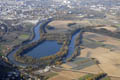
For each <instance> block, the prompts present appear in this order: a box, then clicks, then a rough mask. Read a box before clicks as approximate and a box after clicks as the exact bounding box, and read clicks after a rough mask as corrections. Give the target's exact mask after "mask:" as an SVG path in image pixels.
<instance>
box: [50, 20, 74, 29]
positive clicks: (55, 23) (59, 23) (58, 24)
mask: <svg viewBox="0 0 120 80" xmlns="http://www.w3.org/2000/svg"><path fill="white" fill-rule="evenodd" d="M69 23H73V21H70V20H65V21H61V20H56V21H52V22H51V23H49V24H48V25H50V26H54V27H55V28H65V29H68V28H69V27H68V26H67V25H68V24H69Z"/></svg>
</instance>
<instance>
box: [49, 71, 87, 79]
mask: <svg viewBox="0 0 120 80" xmlns="http://www.w3.org/2000/svg"><path fill="white" fill-rule="evenodd" d="M57 73H58V75H57V76H54V77H52V78H50V79H49V80H73V79H78V78H80V77H82V76H84V75H85V74H84V73H78V72H72V71H61V72H57Z"/></svg>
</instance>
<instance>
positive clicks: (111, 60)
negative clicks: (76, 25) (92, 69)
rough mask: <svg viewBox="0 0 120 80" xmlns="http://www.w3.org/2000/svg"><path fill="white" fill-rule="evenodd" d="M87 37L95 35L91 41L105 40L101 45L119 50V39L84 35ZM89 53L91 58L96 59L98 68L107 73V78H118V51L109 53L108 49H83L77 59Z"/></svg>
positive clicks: (119, 71) (119, 69) (119, 74)
mask: <svg viewBox="0 0 120 80" xmlns="http://www.w3.org/2000/svg"><path fill="white" fill-rule="evenodd" d="M87 35H96V36H95V37H94V38H90V39H92V40H96V41H98V40H105V41H104V42H103V43H106V44H111V45H114V46H116V47H117V48H120V41H119V39H115V38H112V37H108V36H103V35H98V34H95V33H85V35H84V36H87ZM88 53H90V57H91V58H96V59H97V60H98V61H99V62H100V64H99V67H100V68H101V69H102V70H103V71H104V72H105V73H108V75H109V76H116V77H120V66H119V65H120V50H119V49H116V50H114V51H110V49H108V48H104V47H97V48H94V49H92V48H87V47H86V48H85V49H83V50H81V55H80V56H79V57H86V56H87V54H88Z"/></svg>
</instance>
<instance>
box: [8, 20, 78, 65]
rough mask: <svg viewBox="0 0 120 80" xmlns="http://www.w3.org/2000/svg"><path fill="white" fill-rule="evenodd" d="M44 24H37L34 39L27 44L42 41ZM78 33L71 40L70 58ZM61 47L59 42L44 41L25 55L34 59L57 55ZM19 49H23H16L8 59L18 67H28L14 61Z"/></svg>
mask: <svg viewBox="0 0 120 80" xmlns="http://www.w3.org/2000/svg"><path fill="white" fill-rule="evenodd" d="M42 23H43V21H41V22H40V23H39V24H37V25H36V26H35V27H34V38H33V39H32V40H31V41H29V42H27V44H30V43H32V42H34V41H38V40H39V39H40V27H41V25H42ZM44 26H46V25H44ZM78 33H79V31H78V32H76V33H75V34H74V35H73V37H72V39H71V43H70V46H69V51H68V57H70V56H71V55H72V53H73V52H74V47H75V45H74V42H75V37H76V36H77V34H78ZM61 47H62V45H61V44H58V43H57V41H44V42H43V43H40V44H39V45H38V46H36V47H35V48H33V49H32V50H30V51H28V52H27V53H25V54H24V55H27V56H32V57H34V58H40V57H45V56H50V55H53V54H56V52H58V51H59V50H60V48H61ZM19 48H21V47H18V48H16V49H14V50H13V51H11V52H10V53H9V54H8V56H7V57H8V59H9V61H10V62H11V63H12V64H15V65H17V66H19V65H22V66H26V64H22V63H19V62H17V61H16V60H15V59H14V54H15V53H16V51H17V50H18V49H19Z"/></svg>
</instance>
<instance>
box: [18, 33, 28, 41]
mask: <svg viewBox="0 0 120 80" xmlns="http://www.w3.org/2000/svg"><path fill="white" fill-rule="evenodd" d="M28 38H29V35H27V34H22V35H20V36H19V39H22V40H26V39H28Z"/></svg>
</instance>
